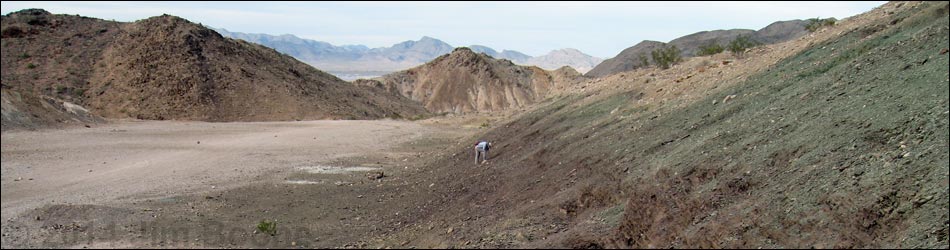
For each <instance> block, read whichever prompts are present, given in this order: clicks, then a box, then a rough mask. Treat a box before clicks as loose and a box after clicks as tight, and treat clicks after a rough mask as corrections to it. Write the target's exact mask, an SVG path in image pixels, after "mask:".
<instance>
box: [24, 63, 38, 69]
mask: <svg viewBox="0 0 950 250" xmlns="http://www.w3.org/2000/svg"><path fill="white" fill-rule="evenodd" d="M26 68H28V69H32V68H36V64H33V63H30V64H27V65H26Z"/></svg>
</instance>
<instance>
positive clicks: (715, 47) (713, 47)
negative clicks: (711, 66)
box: [696, 40, 726, 56]
mask: <svg viewBox="0 0 950 250" xmlns="http://www.w3.org/2000/svg"><path fill="white" fill-rule="evenodd" d="M724 50H726V48H723V47H722V45H719V42H718V41H716V40H712V41H710V42H709V43H706V44H703V45H700V46H699V52H698V53H696V55H698V56H708V55H715V54H719V53H722V52H723V51H724Z"/></svg>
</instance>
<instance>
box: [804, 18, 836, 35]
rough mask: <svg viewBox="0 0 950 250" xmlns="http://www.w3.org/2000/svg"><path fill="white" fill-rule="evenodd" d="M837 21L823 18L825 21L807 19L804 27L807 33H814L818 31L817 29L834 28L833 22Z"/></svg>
mask: <svg viewBox="0 0 950 250" xmlns="http://www.w3.org/2000/svg"><path fill="white" fill-rule="evenodd" d="M837 21H838V20H837V19H834V18H825V19H821V18H812V19H808V24H806V25H805V30H807V31H808V32H815V31H818V29H821V27H825V26H834V25H835V22H837Z"/></svg>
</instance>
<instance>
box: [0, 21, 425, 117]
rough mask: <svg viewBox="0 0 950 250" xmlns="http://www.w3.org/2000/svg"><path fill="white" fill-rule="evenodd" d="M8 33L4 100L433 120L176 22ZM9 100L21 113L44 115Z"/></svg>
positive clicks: (108, 109)
mask: <svg viewBox="0 0 950 250" xmlns="http://www.w3.org/2000/svg"><path fill="white" fill-rule="evenodd" d="M2 26H3V27H2V34H3V38H2V39H3V47H2V49H3V53H2V54H3V56H2V62H3V65H2V68H3V74H2V83H3V88H4V91H5V92H10V93H16V94H17V95H23V96H27V97H28V98H27V99H30V97H34V96H46V97H48V99H52V100H55V101H53V102H54V103H60V102H71V103H76V104H78V105H82V106H86V107H88V108H89V110H91V111H92V113H94V114H97V115H101V116H104V117H109V118H125V117H132V118H140V119H159V120H161V119H185V120H205V121H263V120H294V119H327V118H350V119H357V118H380V117H388V116H409V115H415V114H419V113H423V112H425V111H424V110H423V109H422V108H421V106H419V105H417V104H414V103H412V102H411V101H408V100H407V99H406V98H403V97H401V96H396V95H391V94H388V93H385V92H383V91H379V90H378V89H373V88H365V87H357V86H354V85H352V84H350V83H347V82H345V81H342V80H340V79H338V78H336V77H334V76H332V75H329V74H327V73H324V72H321V71H319V70H316V69H314V68H312V67H310V66H308V65H306V64H303V63H301V62H299V61H296V60H295V59H293V58H291V57H289V56H286V55H283V54H280V53H278V52H276V51H275V50H273V49H270V48H266V47H263V46H260V45H255V44H250V43H246V42H243V41H238V40H232V39H228V38H223V37H222V36H221V35H219V34H218V33H215V32H214V31H212V30H209V29H206V28H204V27H202V26H200V25H198V24H194V23H191V22H189V21H187V20H184V19H181V18H178V17H174V16H169V15H163V16H159V17H152V18H148V19H144V20H140V21H136V22H132V23H119V22H110V21H104V20H99V19H93V18H86V17H78V16H69V15H52V14H50V13H48V12H46V11H43V10H37V9H32V10H23V11H19V12H14V13H11V14H9V15H8V16H3V18H2ZM5 99H11V100H5V102H4V105H5V106H6V105H7V101H9V102H10V105H12V106H15V107H20V108H18V109H17V110H21V111H22V110H35V109H36V105H35V104H31V103H29V102H16V101H14V100H12V98H5ZM27 106H29V107H33V108H26V107H27ZM4 110H5V111H6V110H8V109H7V108H6V107H5V108H4ZM10 110H12V109H10ZM26 116H28V117H29V116H33V117H35V116H34V115H33V114H26ZM7 117H8V116H7V114H6V113H5V115H4V126H7V122H8V120H10V119H7ZM10 117H13V115H12V114H11V116H10ZM36 118H43V116H41V117H36ZM10 121H12V120H10ZM54 121H56V119H53V120H50V119H37V121H36V122H39V123H44V122H54ZM10 124H13V123H10Z"/></svg>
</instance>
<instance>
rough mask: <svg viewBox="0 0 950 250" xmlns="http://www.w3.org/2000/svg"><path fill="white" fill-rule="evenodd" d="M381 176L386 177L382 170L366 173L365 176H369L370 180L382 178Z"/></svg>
mask: <svg viewBox="0 0 950 250" xmlns="http://www.w3.org/2000/svg"><path fill="white" fill-rule="evenodd" d="M383 177H386V174H384V173H383V171H376V172H372V173H368V174H366V178H369V179H370V180H374V181H375V180H379V179H382V178H383Z"/></svg>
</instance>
